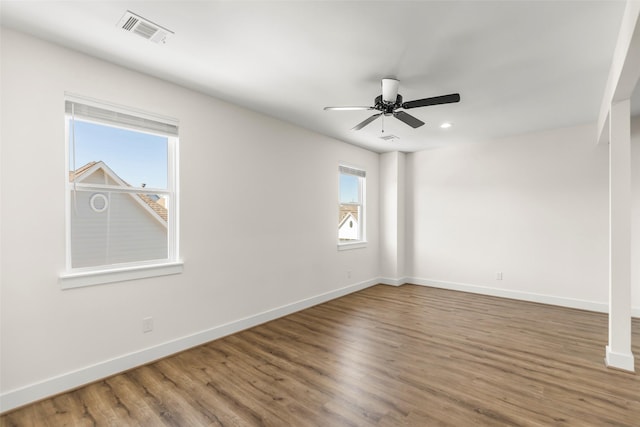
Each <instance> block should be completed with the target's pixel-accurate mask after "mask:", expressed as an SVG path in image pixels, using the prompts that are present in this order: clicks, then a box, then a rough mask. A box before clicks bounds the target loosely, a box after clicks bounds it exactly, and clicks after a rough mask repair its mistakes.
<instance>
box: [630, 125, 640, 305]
mask: <svg viewBox="0 0 640 427" xmlns="http://www.w3.org/2000/svg"><path fill="white" fill-rule="evenodd" d="M631 301H632V307H633V308H634V309H635V311H634V315H636V316H637V315H638V312H640V116H636V117H632V118H631Z"/></svg>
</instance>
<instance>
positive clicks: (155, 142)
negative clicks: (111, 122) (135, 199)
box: [69, 119, 168, 188]
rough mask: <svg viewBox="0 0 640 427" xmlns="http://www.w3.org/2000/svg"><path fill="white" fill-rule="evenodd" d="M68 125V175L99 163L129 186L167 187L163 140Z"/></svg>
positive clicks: (107, 128) (89, 125)
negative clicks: (93, 163)
mask: <svg viewBox="0 0 640 427" xmlns="http://www.w3.org/2000/svg"><path fill="white" fill-rule="evenodd" d="M69 126H70V127H73V129H70V130H69V156H70V158H69V165H70V169H71V170H70V172H73V171H74V170H77V169H81V168H82V167H83V166H85V165H88V164H91V163H92V162H100V161H102V162H103V163H105V164H106V165H107V166H108V167H109V168H110V169H111V170H112V171H113V172H114V173H115V175H117V176H118V177H119V178H120V179H122V180H124V181H125V182H126V183H127V184H128V185H129V186H132V187H149V188H167V171H168V154H167V153H168V138H167V137H163V136H157V135H150V134H146V133H143V132H136V131H131V130H127V129H121V128H116V127H112V126H106V125H102V124H96V123H89V122H84V121H82V120H78V119H76V120H75V121H72V120H70V121H69ZM74 146H75V149H74ZM74 152H75V156H74ZM74 157H75V158H74Z"/></svg>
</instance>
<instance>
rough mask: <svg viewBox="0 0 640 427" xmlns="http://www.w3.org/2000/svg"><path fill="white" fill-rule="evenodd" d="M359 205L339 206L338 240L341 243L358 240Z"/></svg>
mask: <svg viewBox="0 0 640 427" xmlns="http://www.w3.org/2000/svg"><path fill="white" fill-rule="evenodd" d="M360 209H361V207H360V205H353V204H347V205H344V204H340V213H339V218H338V239H340V241H341V242H349V241H352V240H360V224H359V223H360V220H361V215H360Z"/></svg>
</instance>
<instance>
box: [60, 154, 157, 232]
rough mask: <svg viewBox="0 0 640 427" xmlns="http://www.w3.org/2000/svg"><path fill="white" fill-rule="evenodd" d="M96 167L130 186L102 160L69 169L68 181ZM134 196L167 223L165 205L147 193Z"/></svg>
mask: <svg viewBox="0 0 640 427" xmlns="http://www.w3.org/2000/svg"><path fill="white" fill-rule="evenodd" d="M98 169H102V170H104V171H105V173H107V174H108V175H110V176H111V177H112V178H114V180H115V181H117V182H119V183H121V185H123V186H127V187H131V185H129V184H128V183H127V182H126V181H124V180H123V179H122V178H120V177H119V176H118V175H117V174H116V173H115V172H114V171H113V170H112V169H111V168H110V167H108V166H107V165H106V163H104V162H103V161H97V162H95V161H94V162H89V163H87V164H85V165H83V166H81V167H79V168H78V169H76V170H75V171H69V181H74V180H76V181H81V180H82V179H83V178H85V177H87V176H89V175H91V174H92V173H94V172H95V171H97V170H98ZM134 196H136V197H137V199H139V200H140V201H141V202H142V203H143V204H144V205H146V206H147V207H149V208H150V209H151V210H152V211H153V212H154V214H155V215H157V216H158V217H159V218H161V219H162V220H163V221H164V223H165V224H166V223H167V221H168V218H169V215H168V211H167V208H166V207H164V206H162V205H161V204H160V203H158V202H156V201H155V200H153V199H152V198H151V197H149V196H148V195H147V194H144V193H138V194H135V195H134Z"/></svg>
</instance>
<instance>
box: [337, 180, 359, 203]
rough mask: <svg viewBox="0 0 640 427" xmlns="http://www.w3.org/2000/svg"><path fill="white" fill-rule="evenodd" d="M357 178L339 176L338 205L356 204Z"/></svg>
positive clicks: (357, 199)
mask: <svg viewBox="0 0 640 427" xmlns="http://www.w3.org/2000/svg"><path fill="white" fill-rule="evenodd" d="M358 193H359V178H358V177H357V176H354V175H345V174H340V203H349V202H358V201H359V198H358Z"/></svg>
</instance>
